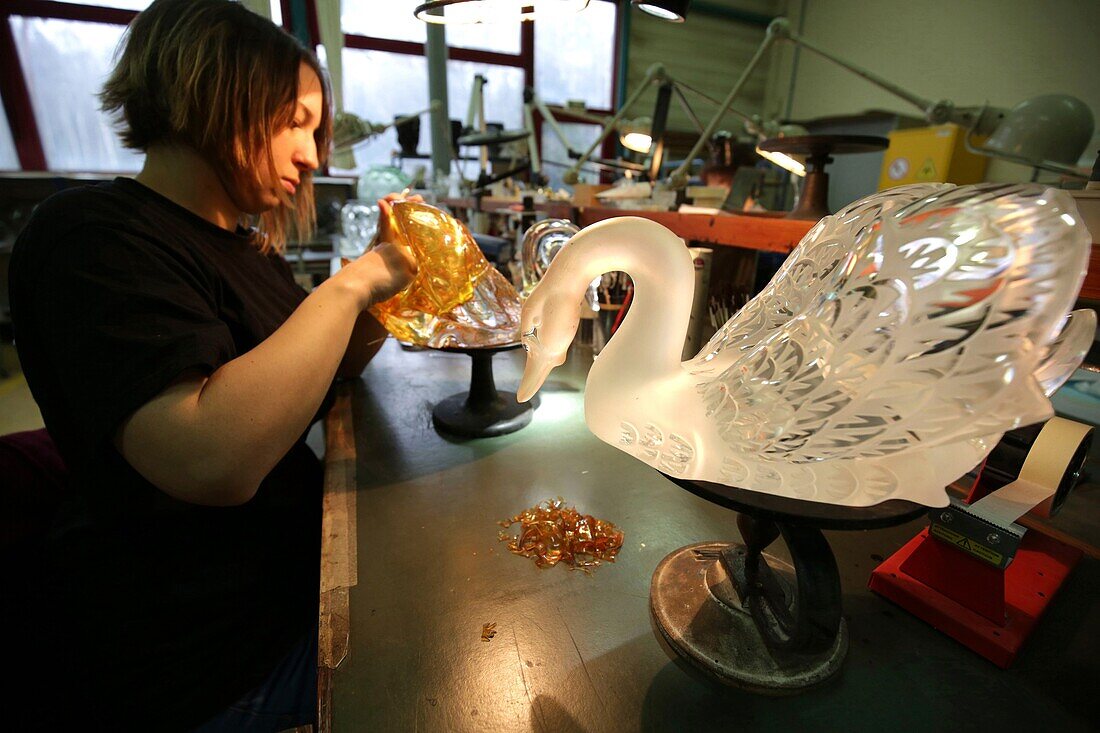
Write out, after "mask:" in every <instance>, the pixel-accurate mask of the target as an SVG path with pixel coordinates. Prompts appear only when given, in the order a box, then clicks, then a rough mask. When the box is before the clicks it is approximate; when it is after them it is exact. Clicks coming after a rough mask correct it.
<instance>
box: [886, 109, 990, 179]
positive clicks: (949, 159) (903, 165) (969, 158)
mask: <svg viewBox="0 0 1100 733" xmlns="http://www.w3.org/2000/svg"><path fill="white" fill-rule="evenodd" d="M965 137H966V130H964V129H963V128H961V127H959V126H958V125H953V124H950V123H949V124H946V125H936V126H935V127H914V128H910V129H907V130H893V131H891V132H890V133H889V138H890V147H889V148H887V149H886V154H885V155H884V156H883V159H882V173H881V175H880V176H879V182H878V189H879V190H880V191H882V190H883V189H886V188H893V187H894V186H903V185H905V184H907V183H928V182H932V181H939V182H942V183H957V184H963V183H980V182H981V181H982V180H984V179H985V167H986V165H987V164H988V162H989V158H987V157H986V156H984V155H977V154H975V153H971V152H970V151H969V150H967V149H966V143H965V142H964V138H965Z"/></svg>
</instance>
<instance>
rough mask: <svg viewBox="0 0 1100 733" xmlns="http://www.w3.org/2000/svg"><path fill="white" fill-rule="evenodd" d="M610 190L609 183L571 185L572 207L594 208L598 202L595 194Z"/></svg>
mask: <svg viewBox="0 0 1100 733" xmlns="http://www.w3.org/2000/svg"><path fill="white" fill-rule="evenodd" d="M609 188H611V184H610V183H577V184H574V185H573V205H574V206H578V207H583V206H596V205H597V204H599V201H597V199H596V194H598V193H600V192H601V191H606V190H607V189H609Z"/></svg>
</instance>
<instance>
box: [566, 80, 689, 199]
mask: <svg viewBox="0 0 1100 733" xmlns="http://www.w3.org/2000/svg"><path fill="white" fill-rule="evenodd" d="M667 77H668V73H667V72H666V71H665V67H664V66H663V65H661V64H653V65H652V66H650V67H649V68H648V69H647V70H646V73H645V78H644V79H642V83H641V84H639V85H638V86H637V88H635V89H634V91H633V92H632V93H631V94H630V97H629V98H628V99H627V100H626V101H625V102H623V104H622V106H620V107H619V109H618V111H617V112H615V114H614V115H612V116H611V118H610V119H609V120H608V121H607V122H605V123H604V126H603V129H602V130H600V135H599V137H597V138H596V140H595V141H594V142H593V143H592V144H591V145H590V146H588V150H586V151H584V152H583V153H582V154H581V157H580V158H578V159H577V162H576V163H574V164H573V166H572V167H571V168H570V169H569V170H567V171H566V172H565V175H564V176H563V177H562V179H563V180H564V181H565V182H566V183H569V184H573V183H576V182H577V180H578V177H577V174H578V173H579V171H580V169H581V166H582V165H584V163H585V161H587V160H588V158H589V157H590V156H591V155H592V153H593V152H595V150H596V148H598V147H599V146H600V145H601V144H602V143H603V141H604V138H606V137H607V135H608V133H609V132H611V131H612V130H613V129H615V125H617V124H618V123H619V120H620V119H621V118H622V116H623V114H624V113H625V112H626V111H627V110H628V109H630V107H631V106H632V105H633V104H634V103H635V102H637V101H638V98H639V97H641V96H642V94H644V93H645V91H646V89H648V88H649V85H650V84H652V83H653V81H654V80H656V79H665V78H667Z"/></svg>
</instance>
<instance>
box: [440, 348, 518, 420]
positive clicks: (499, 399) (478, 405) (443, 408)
mask: <svg viewBox="0 0 1100 733" xmlns="http://www.w3.org/2000/svg"><path fill="white" fill-rule="evenodd" d="M519 346H520V344H518V343H515V344H506V345H504V346H489V347H484V348H457V347H456V348H450V347H447V348H442V349H439V351H449V352H452V353H459V354H467V355H469V356H470V358H471V359H473V368H472V369H471V372H470V390H469V392H460V393H458V394H454V395H451V396H450V397H448V398H446V399H444V400H443V401H442V402H440V403H439V404H437V405H436V406H435V407H434V408H433V409H432V423H433V424H434V425H435V428H436V430H438V431H440V432H443V433H450V434H452V435H457V436H459V437H462V438H489V437H492V436H494V435H504V434H506V433H512V432H515V431H516V430H519V429H520V428H522V427H523V426H525V425H527V423H529V422H531V415H532V412H533V410H534V408H533V406H532V404H531V403H530V402H524V403H520V402H517V401H516V393H515V392H501V391H497V387H496V382H495V381H494V379H493V355H494V354H496V353H498V352H501V351H509V350H511V349H516V348H519Z"/></svg>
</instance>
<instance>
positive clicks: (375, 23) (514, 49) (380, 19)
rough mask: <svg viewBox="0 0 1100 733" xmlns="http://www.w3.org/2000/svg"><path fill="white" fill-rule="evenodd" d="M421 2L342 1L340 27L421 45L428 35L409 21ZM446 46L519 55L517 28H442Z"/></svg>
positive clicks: (422, 26)
mask: <svg viewBox="0 0 1100 733" xmlns="http://www.w3.org/2000/svg"><path fill="white" fill-rule="evenodd" d="M423 2H424V0H390V2H386V3H385V4H382V3H379V2H378V0H343V5H342V6H341V12H340V24H341V27H342V28H343V29H344V33H350V34H353V35H357V36H366V37H370V38H382V39H387V40H391V41H409V42H412V43H424V42H425V41H427V38H428V32H427V30H426V24H425V23H424V21H422V20H417V19H416V18H415V17H413V10H414V9H415V8H416V6H417V5H420V4H422V3H423ZM444 33H445V35H446V38H447V45H448V46H451V47H454V48H466V49H472V50H477V51H494V52H496V53H506V54H513V55H518V54H519V53H520V25H519V23H515V24H511V25H507V26H505V25H500V26H493V27H492V30H491V31H490V30H488V29H487V28H486V27H485V26H476V25H447V26H444Z"/></svg>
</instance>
